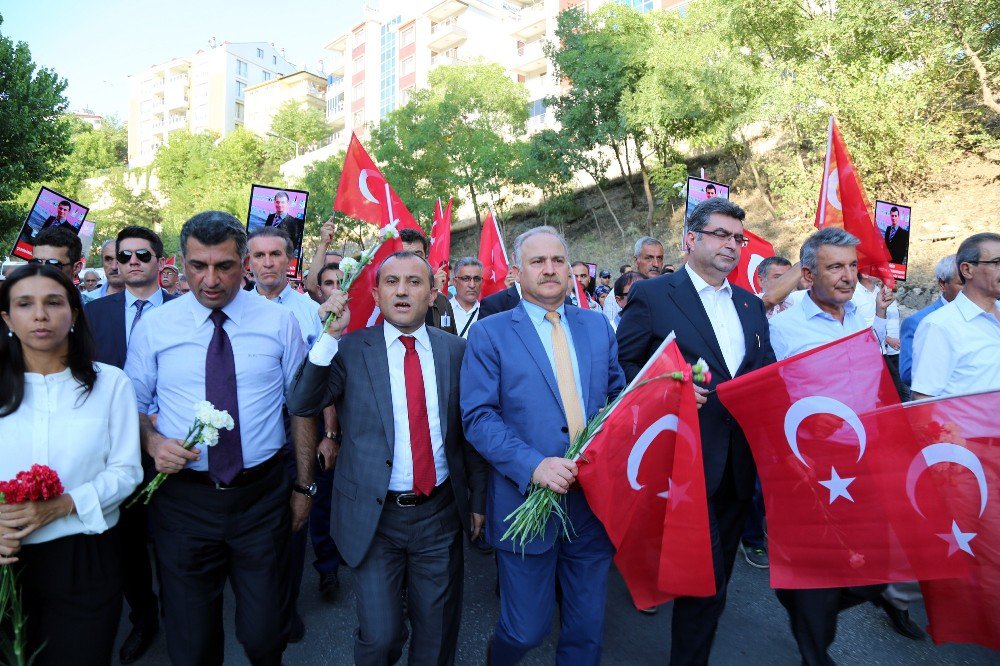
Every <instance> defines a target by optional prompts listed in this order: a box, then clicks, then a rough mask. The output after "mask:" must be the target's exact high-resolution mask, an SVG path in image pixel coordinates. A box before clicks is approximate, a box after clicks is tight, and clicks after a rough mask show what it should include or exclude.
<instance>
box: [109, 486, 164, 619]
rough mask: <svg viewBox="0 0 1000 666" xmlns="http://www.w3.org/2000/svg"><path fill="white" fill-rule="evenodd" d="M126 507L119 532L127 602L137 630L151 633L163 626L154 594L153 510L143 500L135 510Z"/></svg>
mask: <svg viewBox="0 0 1000 666" xmlns="http://www.w3.org/2000/svg"><path fill="white" fill-rule="evenodd" d="M140 487H141V486H140ZM130 500H131V498H130ZM130 500H129V501H130ZM125 504H128V501H126V502H124V503H123V504H122V509H121V518H120V519H119V521H118V532H119V538H120V540H121V548H122V567H123V568H122V575H123V578H124V580H123V584H124V590H125V601H126V603H128V608H129V613H128V619H129V621H130V622H131V623H132V626H133V627H135V628H137V629H140V628H141V629H150V628H152V627H155V626H157V624H158V622H159V617H158V616H159V612H160V606H159V602H158V601H157V599H156V594H155V593H154V592H153V566H152V563H151V561H150V554H149V521H148V510H149V507H148V506H146V505H145V504H143V503H142V501H141V500H140V501H139V502H137V503H136V504H135V505H133V506H132V508H131V509H126V508H125Z"/></svg>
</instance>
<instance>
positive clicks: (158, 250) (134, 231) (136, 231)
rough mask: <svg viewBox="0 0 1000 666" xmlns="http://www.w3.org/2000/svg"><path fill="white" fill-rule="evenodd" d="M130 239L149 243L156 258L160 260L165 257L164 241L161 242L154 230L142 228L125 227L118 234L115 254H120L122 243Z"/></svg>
mask: <svg viewBox="0 0 1000 666" xmlns="http://www.w3.org/2000/svg"><path fill="white" fill-rule="evenodd" d="M128 238H138V239H140V240H144V241H149V246H150V247H151V248H153V254H155V255H156V258H157V259H159V258H160V257H162V256H163V241H162V240H160V235H159V234H158V233H156V232H155V231H153V230H152V229H148V228H146V227H140V226H131V227H125V228H124V229H122V230H121V231H119V232H118V237H117V238H115V254H117V253H118V249H119V246H120V245H121V243H122V241H123V240H126V239H128Z"/></svg>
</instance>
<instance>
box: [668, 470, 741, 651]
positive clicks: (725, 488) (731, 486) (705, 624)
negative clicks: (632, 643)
mask: <svg viewBox="0 0 1000 666" xmlns="http://www.w3.org/2000/svg"><path fill="white" fill-rule="evenodd" d="M731 465H732V460H730V461H728V462H727V463H726V471H725V472H724V473H723V475H722V481H721V482H720V483H719V487H718V489H717V490H716V491H715V494H713V495H712V496H711V497H709V498H708V526H709V530H710V537H711V540H712V564H713V566H714V568H715V590H716V591H715V596H712V597H706V598H702V597H680V598H678V599H676V600H675V601H674V612H673V618H672V625H671V630H670V663H671V664H674V665H675V666H687V665H689V664H707V663H708V655H709V653H710V652H711V651H712V642H713V641H714V640H715V631H716V629H718V627H719V618H720V617H722V611H723V610H725V607H726V587H727V586H728V585H729V578H730V577H731V576H732V573H733V563H734V562H735V560H736V551H737V550H738V548H739V544H740V535H741V533H742V532H743V525H744V522H745V521H746V516H747V512H748V511H749V509H750V504H751V501H752V498H746V499H741V498H740V497H739V495H738V494H737V492H736V481H735V479H734V477H733V470H732V467H731Z"/></svg>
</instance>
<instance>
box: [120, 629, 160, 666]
mask: <svg viewBox="0 0 1000 666" xmlns="http://www.w3.org/2000/svg"><path fill="white" fill-rule="evenodd" d="M159 630H160V625H159V624H153V625H150V626H145V627H132V631H130V632H129V634H128V636H126V637H125V642H124V643H122V647H121V649H120V650H119V651H118V660H119V661H121V663H123V664H133V663H135V662H137V661H139V660H140V659H141V658H142V655H144V654H146V650H148V649H149V646H150V645H152V644H153V640H154V639H156V632H158V631H159Z"/></svg>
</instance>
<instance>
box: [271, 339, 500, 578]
mask: <svg viewBox="0 0 1000 666" xmlns="http://www.w3.org/2000/svg"><path fill="white" fill-rule="evenodd" d="M427 334H428V336H429V337H430V341H431V350H432V352H433V354H434V369H435V374H436V376H437V389H438V405H439V408H440V412H441V413H440V418H441V437H442V439H443V440H444V449H445V456H446V458H447V460H448V478H449V480H450V482H451V485H452V488H453V490H454V492H455V505H456V507H457V510H458V514H459V516H458V517H459V519H460V520H461V524H462V526H463V528H464V529H465V530H467V531H468V529H469V514H470V513H480V514H484V513H486V483H487V478H488V475H489V466H488V465H487V464H486V462H485V461H484V460H483V459H482V457H480V455H479V454H478V453H477V452H476V451H475V449H473V448H472V446H471V445H470V444H469V443H468V442H467V441H466V439H465V435H464V433H463V431H462V420H461V417H462V414H461V408H460V407H459V403H458V393H459V370H460V369H461V366H462V356H463V354H464V353H465V340H463V339H462V338H459V337H456V336H454V335H449V334H448V333H445V332H443V331H440V330H438V329H436V328H432V327H429V326H428V327H427ZM330 404H333V405H336V407H337V417H338V418H339V419H340V427H341V431H342V433H343V442H342V444H341V448H340V455H339V456H338V457H337V467H336V472H335V474H334V479H333V487H334V489H335V490H336V492H334V494H333V508H332V512H331V516H332V518H331V524H332V525H331V526H332V530H333V540H334V541H336V542H337V548H338V549H339V550H340V554H341V556H342V557H343V558H344V561H345V562H347V564H348V565H349V566H352V567H356V566H358V564H360V563H361V561H362V560H364V558H365V555H366V554H367V553H368V549H369V547H370V546H371V543H372V539H373V538H374V536H375V530H376V528H377V527H378V523H379V519H380V518H381V515H382V507H383V505H384V504H385V497H386V493H387V492H388V490H389V476H390V473H391V472H392V458H393V443H394V441H395V430H394V426H393V419H392V396H391V393H390V389H389V357H388V354H387V353H386V348H385V336H384V334H383V332H382V325H381V324H380V325H378V326H372V327H371V328H366V329H363V330H360V331H355V332H354V333H350V334H348V335H345V336H344V337H343V338H342V339H341V340H340V346H339V349H338V351H337V355H336V356H335V357H334V358H333V362H332V363H331V364H330V366H329V367H322V366H317V365H314V364H313V363H312V362H310V361H309V359H308V358H306V360H305V363H304V364H303V366H302V368H301V369H300V370H299V373H298V375H297V376H296V379H295V383H294V385H293V388H292V391H291V395H290V396H289V397H288V402H287V405H288V411H290V412H291V413H292V414H295V415H297V416H315V415H317V414H319V413H320V412H322V410H323V408H325V407H326V406H327V405H330Z"/></svg>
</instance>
